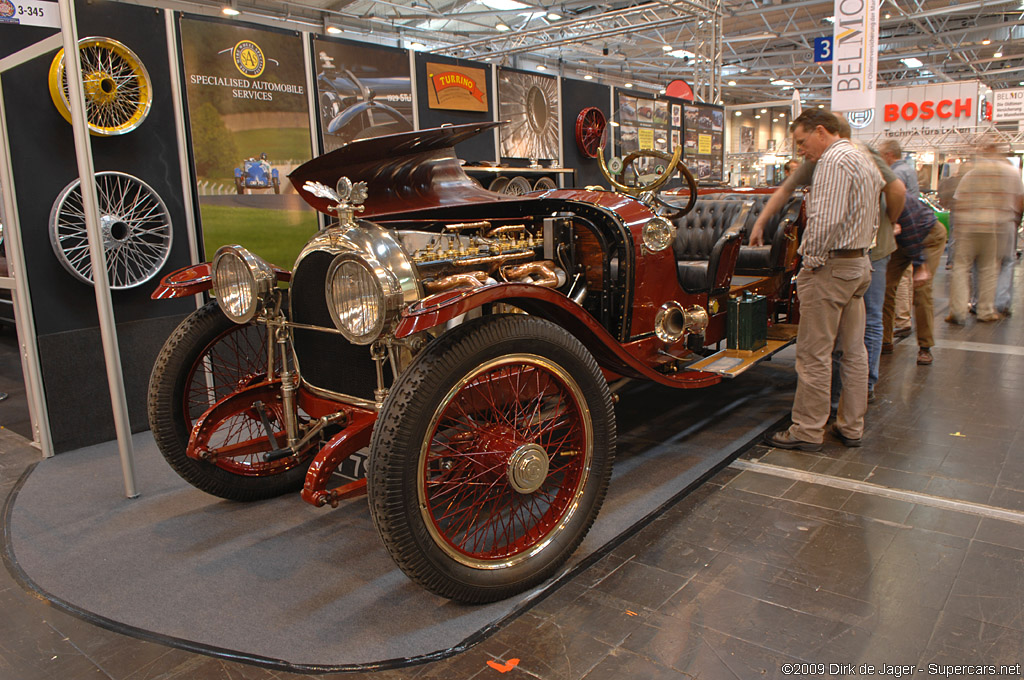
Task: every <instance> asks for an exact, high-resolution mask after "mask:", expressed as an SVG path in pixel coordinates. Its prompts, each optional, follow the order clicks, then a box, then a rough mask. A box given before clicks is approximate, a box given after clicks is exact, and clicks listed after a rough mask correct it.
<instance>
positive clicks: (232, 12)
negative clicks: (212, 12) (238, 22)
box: [220, 7, 241, 17]
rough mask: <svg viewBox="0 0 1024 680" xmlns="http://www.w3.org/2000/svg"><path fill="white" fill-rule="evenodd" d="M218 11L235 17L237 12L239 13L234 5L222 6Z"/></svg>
mask: <svg viewBox="0 0 1024 680" xmlns="http://www.w3.org/2000/svg"><path fill="white" fill-rule="evenodd" d="M220 11H221V12H223V13H224V14H227V15H228V16H229V17H237V16H238V15H239V14H241V12H239V11H238V10H237V9H235V8H234V7H224V8H222V9H221V10H220Z"/></svg>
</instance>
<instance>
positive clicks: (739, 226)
mask: <svg viewBox="0 0 1024 680" xmlns="http://www.w3.org/2000/svg"><path fill="white" fill-rule="evenodd" d="M749 206H750V204H749V202H745V201H733V200H721V199H704V198H701V199H698V200H697V202H696V204H695V205H694V207H693V210H691V211H690V212H689V213H687V214H686V215H685V216H683V217H680V218H677V219H676V220H675V224H676V237H675V240H674V241H673V242H672V250H673V252H674V253H675V256H676V271H677V274H678V276H679V284H680V285H681V286H682V287H683V289H684V290H686V291H687V292H690V293H709V294H710V293H715V292H718V291H721V290H728V288H729V281H730V280H731V279H732V275H733V271H734V269H735V266H736V258H737V255H738V253H739V245H740V239H741V238H742V235H743V228H744V227H743V225H744V224H745V223H746V217H747V212H748V211H749Z"/></svg>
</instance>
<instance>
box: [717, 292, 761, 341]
mask: <svg viewBox="0 0 1024 680" xmlns="http://www.w3.org/2000/svg"><path fill="white" fill-rule="evenodd" d="M726 324H727V325H728V331H727V333H726V342H727V346H728V347H729V349H738V350H744V351H753V350H757V349H761V348H762V347H764V346H765V344H767V342H768V298H766V297H765V296H764V295H755V294H753V293H751V292H749V291H748V292H745V293H744V294H743V295H741V296H740V297H734V298H729V313H728V315H727V317H726Z"/></svg>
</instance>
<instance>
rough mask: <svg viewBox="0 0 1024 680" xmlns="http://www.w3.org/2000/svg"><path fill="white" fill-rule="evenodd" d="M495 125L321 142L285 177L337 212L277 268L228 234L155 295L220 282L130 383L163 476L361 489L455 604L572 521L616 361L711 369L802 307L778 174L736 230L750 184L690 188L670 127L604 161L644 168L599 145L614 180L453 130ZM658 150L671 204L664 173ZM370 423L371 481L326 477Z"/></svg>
mask: <svg viewBox="0 0 1024 680" xmlns="http://www.w3.org/2000/svg"><path fill="white" fill-rule="evenodd" d="M493 125H494V124H492V123H487V124H473V125H461V126H449V127H442V128H438V129H432V130H421V131H414V132H405V133H399V134H394V135H389V136H385V137H379V138H375V139H368V140H361V141H356V142H352V143H350V144H348V145H346V146H343V147H342V148H340V149H338V150H336V151H333V152H331V153H329V154H326V155H324V156H321V157H319V158H316V159H314V160H312V161H310V162H309V163H306V164H305V165H303V166H301V167H299V168H298V169H296V170H295V171H294V172H293V173H292V174H291V176H290V179H291V181H292V182H293V184H294V185H295V186H296V188H297V189H298V191H299V193H300V194H301V195H302V196H303V198H305V199H306V200H307V201H308V202H309V203H310V204H312V205H313V206H314V207H315V208H317V209H318V210H320V211H322V212H324V213H327V214H329V215H333V216H334V217H335V218H336V221H334V222H333V223H331V224H330V225H329V226H328V227H327V228H325V229H323V230H322V231H320V232H319V233H317V234H316V235H315V236H314V237H313V238H312V239H311V240H310V241H309V242H308V243H307V244H306V246H305V247H304V249H303V250H302V252H301V253H300V255H299V257H298V259H297V261H296V262H295V265H294V268H293V269H292V270H291V271H290V272H286V271H283V270H280V269H276V268H275V267H273V266H271V265H269V264H268V263H266V262H264V261H262V260H261V259H260V258H258V257H256V256H255V255H253V254H252V253H251V252H249V251H248V250H246V249H245V248H244V247H243V246H240V245H233V246H226V247H223V248H221V249H220V250H219V251H218V252H217V254H216V256H215V257H214V259H213V261H212V263H204V264H201V265H197V266H194V267H190V268H188V269H186V270H182V271H179V272H176V273H174V274H171V275H169V276H168V277H167V278H165V280H164V281H163V283H162V285H161V286H160V288H159V289H158V290H157V291H156V292H155V293H154V297H155V298H162V297H176V296H183V295H193V294H195V293H197V292H201V291H203V290H207V289H211V288H212V292H213V295H214V297H215V301H213V302H210V303H208V304H207V305H205V306H204V307H202V308H201V309H199V310H198V311H196V312H195V313H194V314H192V315H191V316H190V317H188V318H187V319H186V320H185V321H184V322H183V323H182V324H181V325H180V327H179V328H178V329H177V330H176V331H175V332H174V333H173V334H172V335H171V337H170V338H169V339H168V340H167V343H166V345H165V346H164V348H163V350H162V352H161V354H160V356H159V358H158V360H157V363H156V366H155V368H154V370H153V374H152V378H151V382H150V391H149V416H150V423H151V426H152V430H153V433H154V436H155V439H156V441H157V443H158V445H159V447H160V450H161V451H162V452H163V455H164V456H165V457H166V459H167V460H168V462H169V463H170V464H171V466H172V467H173V468H174V469H175V470H176V471H177V472H178V473H179V474H180V475H181V476H182V477H183V478H184V479H186V480H187V481H188V482H190V483H191V484H193V485H195V486H196V487H198V488H200V489H202V490H204V491H206V492H209V493H211V494H215V495H217V496H221V497H223V498H228V499H234V500H254V499H262V498H267V497H270V496H274V495H278V494H281V493H284V492H288V491H293V490H299V489H301V495H302V498H303V499H304V500H306V501H307V502H309V503H312V504H314V505H318V506H324V505H337V504H338V502H339V501H340V500H341V499H343V498H347V497H351V496H353V495H356V494H359V493H364V492H365V493H367V495H368V498H369V509H370V513H371V515H372V518H373V523H374V525H375V526H376V528H377V530H378V532H379V534H380V536H381V539H382V540H383V543H384V546H385V547H386V549H387V550H388V551H389V553H390V554H391V556H392V557H393V558H394V560H395V562H396V563H397V564H398V565H399V566H400V567H401V568H402V570H403V571H405V573H406V574H408V576H409V577H410V578H412V579H414V580H415V581H417V582H418V583H420V584H422V585H423V586H424V587H425V588H428V589H430V590H431V591H433V592H435V593H438V594H440V595H442V596H445V597H448V598H452V599H455V600H459V601H464V602H486V601H491V600H497V599H501V598H504V597H508V596H510V595H512V594H514V593H517V592H520V591H523V590H525V589H527V588H530V587H532V586H535V585H537V584H538V583H540V582H542V581H543V580H545V579H547V578H549V577H550V576H552V575H553V574H554V573H555V572H556V570H557V569H558V568H559V566H560V565H562V564H563V563H564V562H565V560H566V559H567V558H568V557H569V556H570V555H571V553H572V552H573V551H574V550H575V549H576V547H577V546H578V545H579V543H580V541H582V539H583V537H584V535H585V534H586V533H587V531H588V529H589V528H590V526H591V524H592V523H593V522H594V519H595V517H596V516H597V514H598V511H599V509H600V507H601V503H602V500H603V498H604V496H605V491H606V488H607V485H608V480H609V477H610V473H611V469H612V461H613V458H614V455H615V448H616V426H615V411H614V403H615V400H616V399H615V395H614V394H613V387H612V386H613V385H614V384H619V383H620V382H621V379H623V378H631V379H637V380H647V381H654V382H657V383H660V384H662V385H669V386H672V387H678V388H682V389H696V388H703V387H707V386H709V385H714V384H716V383H718V382H720V381H721V380H723V379H725V378H729V377H732V376H734V375H737V374H739V373H741V372H742V371H743V370H745V368H747V367H749V366H751V365H753V364H755V363H756V362H757V361H760V360H761V359H764V358H766V357H768V356H770V355H771V354H772V353H774V352H775V351H778V350H779V349H781V348H782V347H784V346H785V345H786V344H788V343H789V342H791V341H792V337H793V335H794V332H793V323H794V322H795V320H796V312H797V309H796V301H795V299H794V297H793V286H792V283H791V279H792V274H793V267H794V258H795V256H796V230H797V228H798V226H799V224H800V219H801V218H800V214H801V213H800V201H799V198H797V199H796V200H794V202H793V203H792V204H791V205H790V206H789V207H788V208H787V210H786V211H784V213H783V214H782V215H780V216H779V217H777V218H775V219H774V220H773V221H772V224H771V226H770V228H769V229H768V231H767V235H768V245H765V246H761V247H758V248H749V247H746V246H744V245H743V243H742V239H743V235H744V233H745V230H746V229H747V228H748V227H749V226H750V224H752V223H753V217H754V214H755V211H756V210H757V209H759V206H763V203H764V199H765V198H766V197H767V195H766V194H762V195H752V194H728V193H720V194H713V195H702V196H701V197H700V199H699V200H697V190H696V185H695V184H694V183H693V179H692V175H690V173H689V171H687V170H686V169H685V167H684V166H683V165H682V164H681V163H680V162H679V157H680V156H679V152H678V151H677V152H676V154H675V155H669V154H667V153H665V152H659V151H640V152H634V153H633V154H630V156H627V157H626V158H625V159H623V161H624V163H625V166H626V169H627V171H628V169H629V167H630V166H631V164H632V163H633V161H635V160H636V159H637V158H639V157H643V156H653V157H655V159H656V160H657V162H658V163H660V164H661V165H662V166H663V167H664V171H663V172H662V173H661V174H660V175H658V176H657V178H656V179H653V180H652V181H649V182H648V183H647V184H646V185H641V186H628V185H627V184H626V183H624V181H623V180H622V179H621V178H622V177H625V176H628V173H627V174H626V175H623V174H620V175H618V176H617V177H619V178H620V179H616V177H613V176H611V175H610V174H609V173H608V172H607V168H606V167H605V166H604V163H603V156H602V158H601V163H602V168H603V169H604V171H605V176H606V178H607V179H608V181H609V182H610V183H611V184H612V187H613V189H614V190H612V191H608V190H603V189H599V188H588V189H565V190H549V191H543V192H534V193H532V194H528V195H525V196H514V195H507V194H496V193H493V192H490V191H487V190H485V189H483V188H481V187H480V186H479V185H478V184H476V183H474V182H473V181H472V180H470V179H469V178H468V177H467V176H466V174H465V173H464V172H463V170H462V168H461V166H460V162H459V160H458V159H457V158H456V157H455V153H454V146H455V144H457V143H458V142H460V141H462V140H465V139H468V138H469V137H470V136H472V135H476V134H478V133H480V132H484V131H487V130H489V129H490V128H491V127H492V126H493ZM677 172H679V173H682V175H683V176H684V177H685V178H686V179H687V181H688V188H687V190H685V191H683V197H682V198H683V202H684V203H685V204H686V205H685V206H684V207H682V208H679V207H677V206H676V205H674V204H672V203H670V202H667V199H666V197H665V194H662V193H660V192H659V189H660V188H661V187H662V186H664V185H665V183H666V182H667V181H668V179H669V178H670V177H672V176H676V173H677ZM648 179H649V178H648ZM730 325H732V326H733V328H732V329H730ZM748 336H749V337H748ZM727 338H728V339H729V344H730V345H732V346H731V347H729V348H724V349H721V351H717V349H716V348H719V347H720V346H721V345H722V343H724V342H726V340H727ZM745 338H746V339H745ZM750 338H753V341H751V340H750ZM367 446H369V453H368V463H367V470H368V472H367V475H366V479H365V480H359V481H356V482H352V483H349V484H346V485H344V486H341V487H339V488H328V486H329V480H330V478H331V475H332V474H333V473H334V472H335V470H336V469H337V468H338V466H339V464H340V463H341V462H342V461H343V460H345V459H346V458H347V457H349V456H351V455H352V454H353V453H354V452H356V451H358V450H360V449H363V448H364V447H367Z"/></svg>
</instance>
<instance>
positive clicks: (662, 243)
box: [643, 217, 676, 253]
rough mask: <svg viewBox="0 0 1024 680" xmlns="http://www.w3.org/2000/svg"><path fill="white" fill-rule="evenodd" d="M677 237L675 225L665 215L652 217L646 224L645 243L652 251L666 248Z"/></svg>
mask: <svg viewBox="0 0 1024 680" xmlns="http://www.w3.org/2000/svg"><path fill="white" fill-rule="evenodd" d="M675 237H676V228H675V225H674V224H672V223H671V222H669V221H668V220H666V219H665V218H664V217H652V218H651V219H649V220H647V224H645V225H644V231H643V239H644V245H645V246H647V249H648V250H650V251H652V252H655V253H656V252H658V251H660V250H664V249H665V248H668V247H669V246H670V245H672V239H674V238H675Z"/></svg>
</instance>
